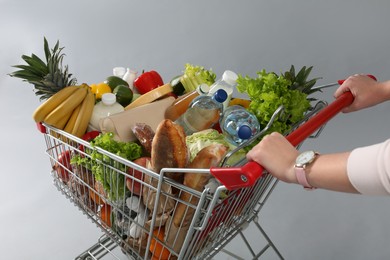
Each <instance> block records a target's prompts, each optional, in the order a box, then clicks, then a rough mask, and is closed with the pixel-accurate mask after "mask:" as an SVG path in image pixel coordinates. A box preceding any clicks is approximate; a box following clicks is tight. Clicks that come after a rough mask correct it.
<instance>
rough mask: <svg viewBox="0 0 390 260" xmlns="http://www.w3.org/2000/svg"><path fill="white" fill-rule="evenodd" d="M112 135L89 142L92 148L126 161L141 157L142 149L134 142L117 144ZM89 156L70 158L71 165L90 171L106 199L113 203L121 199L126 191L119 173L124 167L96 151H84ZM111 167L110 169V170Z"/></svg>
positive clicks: (108, 134) (122, 177) (123, 177)
mask: <svg viewBox="0 0 390 260" xmlns="http://www.w3.org/2000/svg"><path fill="white" fill-rule="evenodd" d="M113 137H114V134H113V133H104V134H103V133H102V134H100V135H99V136H97V137H96V138H95V139H94V140H92V141H91V142H90V144H91V146H92V147H99V148H102V149H104V150H106V151H108V152H111V153H113V154H116V155H118V156H120V157H122V158H124V159H127V160H131V161H132V160H134V159H137V158H139V157H140V156H141V154H142V148H141V146H140V145H138V144H137V143H134V142H119V141H116V140H114V138H113ZM85 152H86V153H87V154H89V155H90V157H88V156H80V155H76V156H74V157H72V161H71V162H72V163H76V164H78V165H81V166H84V167H86V168H87V169H89V170H91V171H92V173H93V174H94V176H95V179H96V180H97V181H99V182H101V183H102V184H103V187H104V190H105V191H106V193H107V194H108V197H109V198H110V199H112V200H113V201H117V200H118V199H123V196H124V194H125V189H126V183H125V182H126V180H125V176H124V175H123V174H121V173H118V172H117V170H119V171H123V172H125V171H126V166H125V165H124V164H122V163H119V162H118V161H116V160H113V159H112V158H110V157H109V156H107V155H103V154H102V153H99V152H98V151H97V150H96V149H85ZM111 167H112V168H111Z"/></svg>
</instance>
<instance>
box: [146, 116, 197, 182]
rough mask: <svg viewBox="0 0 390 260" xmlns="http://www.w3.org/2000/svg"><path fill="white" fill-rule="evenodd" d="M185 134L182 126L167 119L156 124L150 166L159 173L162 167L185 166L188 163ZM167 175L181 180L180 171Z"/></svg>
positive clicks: (178, 180)
mask: <svg viewBox="0 0 390 260" xmlns="http://www.w3.org/2000/svg"><path fill="white" fill-rule="evenodd" d="M188 158H189V156H188V151H187V145H186V135H185V133H184V130H183V127H181V126H180V125H178V124H175V123H174V122H172V121H171V120H169V119H164V120H163V121H161V123H160V124H159V125H158V126H157V129H156V132H155V135H154V137H153V142H152V150H151V166H152V169H153V171H155V172H157V173H159V172H160V171H161V169H162V168H185V167H186V166H187V163H188ZM166 176H167V177H169V178H172V179H174V180H176V181H177V182H180V183H182V182H183V174H182V173H167V174H166Z"/></svg>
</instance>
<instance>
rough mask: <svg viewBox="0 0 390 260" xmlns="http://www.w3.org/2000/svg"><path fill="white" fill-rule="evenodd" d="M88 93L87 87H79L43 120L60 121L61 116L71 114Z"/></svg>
mask: <svg viewBox="0 0 390 260" xmlns="http://www.w3.org/2000/svg"><path fill="white" fill-rule="evenodd" d="M86 95H87V89H86V88H84V87H78V88H77V90H76V91H75V92H73V94H72V95H70V96H69V97H68V98H67V99H65V100H64V101H63V102H62V103H61V104H60V105H59V106H57V107H56V108H55V109H54V110H53V111H51V112H50V113H49V114H48V115H47V116H46V117H45V119H44V120H43V121H44V122H47V123H48V124H49V122H56V121H58V120H59V118H61V117H63V116H64V115H65V114H68V115H69V116H70V115H71V114H72V111H73V110H74V109H75V108H76V107H77V106H78V105H80V104H81V103H82V102H83V100H84V98H85V96H86Z"/></svg>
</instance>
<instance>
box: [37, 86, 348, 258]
mask: <svg viewBox="0 0 390 260" xmlns="http://www.w3.org/2000/svg"><path fill="white" fill-rule="evenodd" d="M347 94H348V95H347ZM352 101H353V97H352V95H350V93H346V94H344V95H343V96H341V97H340V98H339V99H337V100H336V101H334V102H333V103H331V104H330V105H329V106H327V105H326V104H325V103H324V102H318V104H317V105H316V106H315V108H314V109H313V111H311V112H309V113H308V114H307V116H306V117H305V120H304V121H303V122H301V123H300V124H298V125H297V126H296V127H295V130H294V132H292V133H291V134H290V135H288V137H287V138H288V139H289V141H290V142H291V143H293V144H294V145H295V146H299V145H300V144H301V142H303V141H304V140H305V139H306V138H308V137H317V136H318V134H319V133H320V131H321V129H322V127H323V126H324V125H325V123H326V122H327V121H328V120H329V119H330V118H332V117H333V116H334V115H336V114H337V113H338V112H339V111H340V110H341V109H342V108H343V107H345V106H346V105H348V104H350V103H351V102H352ZM324 107H325V108H324ZM39 128H40V131H41V132H42V133H44V137H45V141H46V146H47V150H46V153H47V155H48V156H49V158H50V162H51V165H52V167H53V171H52V176H53V178H54V184H55V186H56V187H57V188H58V189H59V190H60V191H61V192H62V193H63V194H64V195H65V196H66V197H67V198H68V199H69V200H70V201H71V202H73V203H74V204H75V205H76V206H77V207H78V208H79V209H80V210H81V211H82V212H83V213H85V214H86V215H87V216H88V217H89V218H90V219H91V220H92V222H94V223H95V224H96V225H97V226H98V227H100V228H101V230H102V231H103V232H104V236H103V237H102V238H101V239H100V240H99V241H98V243H97V244H96V245H94V246H92V247H91V248H90V249H88V250H86V251H85V252H84V253H82V254H80V256H78V257H76V259H100V258H102V257H103V256H104V255H105V254H106V253H110V252H111V251H112V250H113V249H114V248H115V247H119V248H120V249H121V251H122V252H123V254H124V255H126V257H127V258H130V259H211V258H212V257H213V256H215V255H216V254H218V253H219V252H224V253H226V254H229V255H230V256H232V257H235V258H237V259H243V258H240V257H239V256H237V255H236V254H233V253H231V252H228V251H226V250H225V249H224V248H225V246H226V245H227V244H229V242H231V241H232V240H233V239H234V238H235V237H237V236H240V237H241V238H242V239H243V242H244V243H245V244H246V245H247V246H248V250H249V252H250V255H251V256H252V258H253V259H257V258H259V257H260V256H261V255H262V254H263V253H265V252H267V251H269V250H268V249H272V250H271V251H273V253H275V254H276V256H277V257H278V258H280V259H283V257H282V255H281V253H280V252H279V251H278V249H277V248H276V246H275V245H274V244H273V243H272V241H271V239H270V238H269V237H268V235H267V234H266V233H265V232H264V230H263V229H262V228H261V226H260V224H259V223H258V214H259V211H260V210H261V208H262V207H263V205H264V203H265V202H266V200H267V198H268V197H269V195H270V193H271V192H272V190H273V189H274V187H275V185H276V183H277V180H276V179H275V178H273V177H272V176H271V175H269V174H267V173H266V172H264V171H263V169H262V168H261V166H259V165H257V164H256V165H254V164H251V162H250V163H247V162H245V161H243V162H240V163H237V164H236V165H234V166H233V167H221V168H212V169H181V168H171V169H163V170H162V171H161V172H160V173H155V172H153V171H151V170H148V169H147V168H144V167H141V166H139V165H137V164H135V163H134V162H132V161H129V160H125V159H123V158H122V157H119V156H117V155H115V154H112V153H109V152H107V151H105V150H103V149H100V148H99V147H92V146H91V145H90V143H89V142H87V141H84V140H82V139H80V138H77V137H74V136H72V135H70V134H68V133H66V132H64V131H62V130H58V129H55V128H53V127H50V126H47V125H40V126H39ZM265 130H266V129H265ZM313 133H315V134H314V135H313ZM91 150H94V151H95V152H96V153H98V154H100V155H102V156H101V157H99V158H101V160H100V161H98V167H99V171H101V172H102V173H103V176H104V177H105V178H106V179H104V180H100V181H97V180H96V179H95V178H94V175H93V173H92V172H91V169H90V168H89V167H84V166H80V165H76V164H73V163H72V164H71V163H70V158H73V157H74V156H79V157H81V158H86V159H87V161H88V160H95V162H96V160H98V159H96V158H91V155H90V153H88V151H91ZM248 165H249V166H248ZM245 167H246V168H245ZM248 167H249V168H250V169H251V170H250V171H249V172H247V171H246V170H243V169H248ZM253 171H254V173H252V172H253ZM167 172H181V173H184V172H192V173H195V174H213V175H214V176H215V177H216V178H217V179H218V180H219V182H216V183H217V185H216V186H215V187H214V188H212V185H211V186H210V187H208V188H206V189H205V190H204V191H203V192H199V191H196V190H193V189H191V188H189V187H187V186H185V185H183V184H180V183H177V182H175V181H174V180H172V179H170V178H167V177H166V176H165V175H166V173H167ZM127 182H129V183H131V185H133V188H138V189H139V192H138V193H134V192H133V193H131V192H129V190H128V189H127V188H126V185H129V184H128V183H127ZM221 183H222V184H221ZM108 184H109V185H112V186H115V187H111V188H113V189H112V190H113V193H112V194H106V192H105V190H104V185H108ZM132 190H134V189H132ZM183 194H186V197H187V198H189V199H186V200H183V199H181V198H182V195H183ZM179 211H180V212H181V217H180V218H176V217H175V216H176V215H177V214H176V213H177V212H179ZM247 225H254V226H255V227H256V228H257V230H258V231H259V234H260V236H262V238H264V241H265V243H264V246H263V247H262V248H260V247H259V246H256V249H255V250H254V249H253V247H251V246H250V243H249V241H248V239H247V238H246V236H245V235H244V232H243V231H244V229H245V227H246V226H247ZM259 248H260V249H259ZM256 251H257V252H256ZM112 257H114V255H112ZM118 259H119V258H118Z"/></svg>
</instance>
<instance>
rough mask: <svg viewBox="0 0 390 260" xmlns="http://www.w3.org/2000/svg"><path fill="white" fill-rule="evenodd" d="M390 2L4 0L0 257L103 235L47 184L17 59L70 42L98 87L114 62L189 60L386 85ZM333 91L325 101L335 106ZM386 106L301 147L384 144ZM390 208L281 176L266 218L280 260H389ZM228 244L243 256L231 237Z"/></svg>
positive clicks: (41, 253)
mask: <svg viewBox="0 0 390 260" xmlns="http://www.w3.org/2000/svg"><path fill="white" fill-rule="evenodd" d="M389 10H390V2H389V1H386V0H381V1H380V0H378V1H363V0H356V1H352V0H344V1H336V0H329V1H305V0H294V1H282V0H274V1H260V0H258V1H230V0H214V1H205V0H198V1H179V0H175V1H131V0H128V1H120V0H112V1H91V0H85V1H76V0H68V1H49V0H36V1H28V0H24V1H23V0H12V1H11V0H1V1H0V33H1V40H0V57H1V63H0V72H1V73H0V75H1V76H0V97H1V99H2V100H1V102H0V111H2V116H3V120H1V134H0V144H1V150H0V151H1V152H0V153H1V156H0V163H1V187H2V188H1V189H0V193H1V196H0V201H1V203H0V205H1V211H0V230H1V232H0V234H1V235H0V239H1V242H0V252H1V254H2V257H1V258H2V259H72V258H74V257H75V256H76V255H77V254H78V253H80V252H81V251H83V250H84V249H86V248H87V247H88V246H89V245H91V244H92V243H94V242H95V241H96V239H97V238H98V237H99V235H100V234H101V233H100V231H99V230H98V229H97V228H96V227H95V226H94V225H93V224H91V223H90V221H89V220H87V219H86V217H85V216H84V215H82V213H81V212H80V211H78V210H77V209H76V208H75V207H74V206H73V205H71V204H70V203H69V202H68V201H67V200H66V199H65V198H64V197H63V196H62V195H61V194H60V193H59V192H58V191H57V190H56V189H55V188H54V187H53V185H52V183H51V177H50V175H49V171H50V169H49V161H48V159H47V157H46V156H45V154H44V151H45V144H44V140H43V137H42V135H41V134H40V133H38V131H36V129H35V125H34V123H33V121H32V119H31V114H32V112H33V110H34V109H35V108H36V107H37V105H38V104H39V101H38V98H37V97H36V96H35V95H34V93H33V92H32V87H31V86H30V85H28V84H26V83H22V82H21V81H20V80H18V79H13V78H10V77H8V76H7V75H6V74H7V73H9V72H10V71H12V68H11V67H10V66H11V65H15V64H20V63H21V58H20V56H21V55H22V54H30V53H32V52H33V53H36V54H38V55H39V56H42V57H43V37H44V36H46V37H47V39H48V40H49V42H50V44H51V45H53V44H54V43H55V41H56V40H60V43H61V45H62V46H65V49H64V51H65V53H66V54H67V56H66V57H65V63H66V64H69V67H70V71H71V72H72V73H73V74H74V75H75V76H76V77H77V78H78V80H79V82H80V83H81V82H87V83H94V82H99V81H101V80H103V79H104V78H105V77H106V76H107V75H109V74H110V73H111V71H112V68H113V67H114V66H126V67H132V68H136V69H138V70H139V71H141V70H142V69H146V70H149V69H155V70H157V71H159V72H160V73H161V74H162V75H163V78H164V80H166V81H168V80H169V79H171V78H172V77H173V76H175V75H176V74H178V73H180V72H181V70H182V68H183V65H184V64H185V63H186V62H190V63H193V64H199V65H204V66H205V67H207V68H210V67H211V68H212V69H213V70H214V71H215V72H216V73H217V74H218V75H221V73H222V72H223V71H224V70H225V69H232V70H235V71H236V72H239V73H241V74H244V75H245V74H248V75H254V73H255V72H256V71H258V70H261V69H263V68H264V69H266V70H268V71H275V72H280V71H283V70H286V69H288V68H289V67H290V65H291V64H294V65H295V66H296V67H301V66H303V65H308V66H314V69H313V74H312V76H313V77H322V78H323V79H322V80H321V81H319V82H318V83H319V84H322V83H324V84H325V83H330V82H333V81H335V80H337V79H341V78H344V77H346V76H348V75H350V74H354V73H372V74H374V75H376V76H377V78H378V79H379V80H385V79H390V51H389V46H390V35H389V29H388V28H389V24H390V16H389V15H388V12H389ZM332 93H333V90H326V91H325V92H324V93H323V95H321V98H322V99H324V100H327V101H332V99H333V98H332ZM389 110H390V104H389V103H386V104H383V105H380V106H378V107H376V108H372V109H368V110H366V111H361V112H356V113H354V114H348V115H344V114H343V115H339V116H337V117H336V118H335V119H334V120H332V121H331V122H329V123H328V124H327V127H326V128H325V130H324V132H323V133H322V135H321V136H320V138H318V139H316V140H310V141H308V142H306V143H305V145H304V146H303V147H302V149H309V148H311V149H316V150H318V151H320V152H321V153H327V152H337V151H344V150H349V149H352V148H354V147H357V146H361V145H367V144H371V143H374V142H379V141H381V140H384V139H385V138H388V137H389V135H388V132H389V129H390V123H389V120H390V113H389ZM389 206H390V202H389V198H377V197H363V196H358V195H348V194H341V193H332V192H328V191H321V190H317V191H315V192H306V191H304V190H302V189H301V188H300V187H298V186H293V185H287V184H284V183H279V184H278V186H277V188H276V189H275V190H274V192H273V193H272V194H271V197H270V199H269V200H268V201H267V204H266V206H265V207H264V208H263V209H262V211H261V212H260V223H261V225H262V226H263V228H264V229H265V230H266V232H267V233H268V235H269V236H270V237H271V238H272V239H273V241H274V242H275V244H276V246H277V247H278V248H279V250H280V251H281V253H282V254H283V255H284V257H285V258H286V259H354V260H356V259H362V260H363V259H388V258H389V256H390V248H389V246H388V245H389V241H390V225H389V217H390V207H389ZM249 231H250V230H249ZM249 233H250V232H249ZM249 237H250V239H251V241H253V242H254V243H256V242H257V239H258V237H257V236H256V235H253V234H251V233H250V234H249ZM230 247H231V248H233V250H235V251H236V252H241V251H242V247H241V246H240V244H238V242H237V243H233V244H232V245H231V246H230ZM244 255H245V253H244ZM221 259H225V256H223V257H221ZM270 259H272V257H270Z"/></svg>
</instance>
